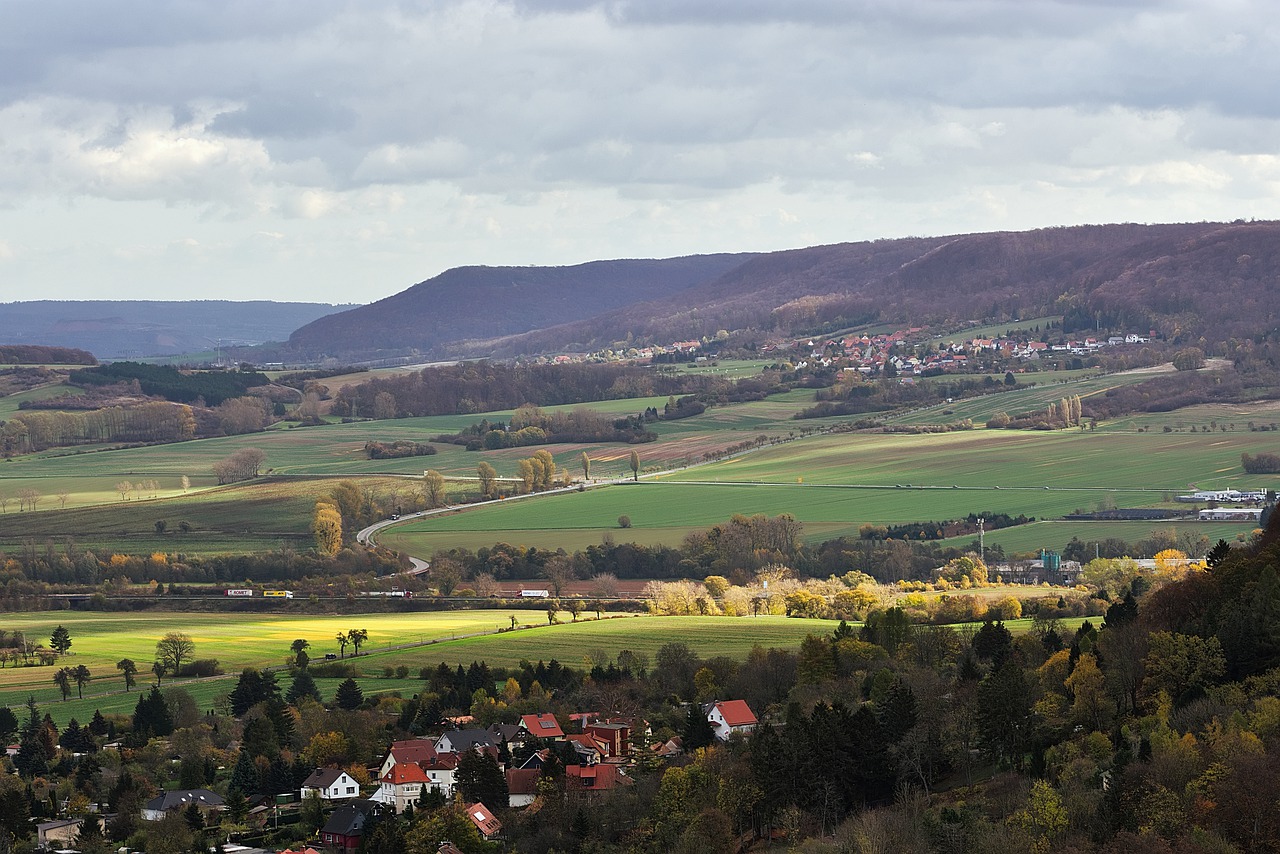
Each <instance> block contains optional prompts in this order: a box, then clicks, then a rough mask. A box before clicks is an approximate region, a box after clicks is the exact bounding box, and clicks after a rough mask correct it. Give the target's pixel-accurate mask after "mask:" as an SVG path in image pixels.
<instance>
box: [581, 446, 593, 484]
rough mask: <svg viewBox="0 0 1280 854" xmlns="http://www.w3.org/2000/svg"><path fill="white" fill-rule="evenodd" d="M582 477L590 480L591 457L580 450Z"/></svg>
mask: <svg viewBox="0 0 1280 854" xmlns="http://www.w3.org/2000/svg"><path fill="white" fill-rule="evenodd" d="M582 479H583V480H591V457H589V456H587V452H586V451H583V452H582Z"/></svg>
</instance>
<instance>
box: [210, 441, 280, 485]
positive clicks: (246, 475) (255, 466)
mask: <svg viewBox="0 0 1280 854" xmlns="http://www.w3.org/2000/svg"><path fill="white" fill-rule="evenodd" d="M266 461H267V455H266V454H265V453H263V452H262V451H261V450H259V449H258V448H241V449H240V450H238V451H236V452H235V453H234V454H232V455H231V456H229V457H227V458H226V459H225V460H219V461H218V462H216V463H214V464H213V467H212V469H213V474H214V476H215V477H217V478H218V483H219V484H224V483H236V482H237V481H241V480H251V479H253V478H255V477H257V476H258V473H259V472H260V471H261V469H262V464H263V463H265V462H266Z"/></svg>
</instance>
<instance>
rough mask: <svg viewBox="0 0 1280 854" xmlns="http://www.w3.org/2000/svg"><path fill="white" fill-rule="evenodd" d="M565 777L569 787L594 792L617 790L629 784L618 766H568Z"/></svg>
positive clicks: (565, 767)
mask: <svg viewBox="0 0 1280 854" xmlns="http://www.w3.org/2000/svg"><path fill="white" fill-rule="evenodd" d="M564 776H565V782H566V783H568V784H569V785H571V786H578V787H579V788H582V789H591V790H593V791H604V790H607V789H613V788H617V787H618V786H620V785H622V784H623V783H625V782H628V781H627V777H626V775H625V774H623V773H622V769H621V768H619V767H618V766H617V765H566V766H564Z"/></svg>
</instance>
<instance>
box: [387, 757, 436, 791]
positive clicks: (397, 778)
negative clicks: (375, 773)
mask: <svg viewBox="0 0 1280 854" xmlns="http://www.w3.org/2000/svg"><path fill="white" fill-rule="evenodd" d="M382 782H384V783H390V784H392V785H393V786H399V785H401V784H403V783H429V782H431V778H430V777H428V776H427V772H426V771H424V770H422V766H421V765H419V764H418V763H416V762H404V763H398V764H396V766H395V767H393V768H392V769H391V770H390V771H388V772H387V773H385V774H383V775H382Z"/></svg>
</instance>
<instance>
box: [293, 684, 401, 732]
mask: <svg viewBox="0 0 1280 854" xmlns="http://www.w3.org/2000/svg"><path fill="white" fill-rule="evenodd" d="M303 697H311V698H312V699H313V700H315V701H316V702H323V700H321V699H320V689H319V688H317V687H316V680H314V679H312V678H311V674H310V673H308V672H307V671H306V670H299V671H298V673H297V675H296V676H294V677H293V682H292V683H291V684H290V685H289V691H288V692H287V693H286V694H285V695H284V699H285V702H287V703H288V704H289V705H291V706H296V705H298V701H299V700H301V699H302V698H303ZM405 729H408V727H405Z"/></svg>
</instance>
